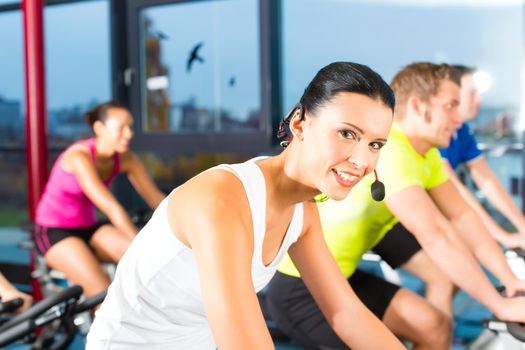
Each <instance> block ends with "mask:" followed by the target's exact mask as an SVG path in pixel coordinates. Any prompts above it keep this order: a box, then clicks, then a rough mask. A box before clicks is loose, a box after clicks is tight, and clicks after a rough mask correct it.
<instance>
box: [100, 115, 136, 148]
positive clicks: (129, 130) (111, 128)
mask: <svg viewBox="0 0 525 350" xmlns="http://www.w3.org/2000/svg"><path fill="white" fill-rule="evenodd" d="M101 124H102V125H99V128H98V130H96V131H95V132H96V134H97V136H98V137H99V138H101V139H103V143H104V144H106V145H108V146H111V147H112V148H113V151H114V152H117V153H124V152H126V151H127V150H128V148H129V142H130V141H131V138H132V137H133V118H131V115H130V114H129V112H128V111H127V110H126V109H123V108H110V109H108V110H107V117H106V120H105V121H104V122H103V123H101Z"/></svg>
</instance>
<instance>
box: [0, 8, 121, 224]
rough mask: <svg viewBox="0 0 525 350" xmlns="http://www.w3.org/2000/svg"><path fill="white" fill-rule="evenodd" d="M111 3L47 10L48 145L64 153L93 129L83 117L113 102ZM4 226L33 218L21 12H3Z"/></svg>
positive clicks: (0, 175) (0, 208)
mask: <svg viewBox="0 0 525 350" xmlns="http://www.w3.org/2000/svg"><path fill="white" fill-rule="evenodd" d="M108 21H109V16H108V3H107V1H105V0H98V1H84V2H80V3H79V2H77V3H71V4H64V5H53V6H47V7H45V8H44V26H45V28H44V29H45V31H44V40H45V48H44V49H45V55H46V57H45V64H46V66H45V68H46V71H45V73H46V82H47V86H46V88H47V91H46V92H47V96H46V99H47V108H48V110H47V122H48V128H47V131H48V144H49V146H50V148H51V149H52V150H53V152H52V153H51V154H50V157H49V165H51V164H52V162H53V161H54V159H55V158H56V155H57V154H58V151H60V150H61V149H63V148H64V147H65V146H66V145H68V144H70V143H71V142H73V140H77V139H79V138H81V137H88V136H89V135H91V131H90V129H89V128H88V126H87V125H86V124H85V122H84V120H83V118H82V115H83V113H84V112H85V111H86V109H88V108H90V107H92V106H94V105H95V104H96V103H98V102H101V101H104V100H107V99H109V98H110V87H111V85H110V71H109V70H110V69H109V67H110V56H109V34H110V33H109V23H108ZM0 32H1V33H4V34H5V35H0V47H2V54H1V55H0V77H1V79H0V169H1V171H0V198H2V201H1V202H0V227H1V226H13V225H17V224H18V222H20V221H22V220H25V219H27V214H26V208H27V168H26V159H25V129H24V123H25V121H24V115H25V113H24V110H25V101H24V67H23V63H24V58H23V26H22V16H21V11H20V10H10V11H5V12H0Z"/></svg>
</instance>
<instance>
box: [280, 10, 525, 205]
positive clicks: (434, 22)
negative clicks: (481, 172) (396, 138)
mask: <svg viewBox="0 0 525 350" xmlns="http://www.w3.org/2000/svg"><path fill="white" fill-rule="evenodd" d="M523 6H524V4H523V1H477V2H476V1H461V0H457V1H448V0H446V1H445V0H444V1H419V2H418V1H408V0H395V1H387V0H375V1H361V0H344V1H341V0H323V1H320V0H283V1H282V27H283V32H282V40H283V43H282V51H283V54H282V57H283V59H282V64H283V68H282V71H283V85H282V86H283V93H282V97H283V110H282V112H283V113H284V112H285V111H286V110H287V109H288V108H289V107H290V106H292V105H293V104H294V103H296V102H297V101H298V99H299V98H300V96H301V94H302V91H303V89H304V87H305V85H306V84H307V83H308V81H309V80H310V79H311V78H312V77H313V75H314V74H315V72H316V71H317V70H318V69H319V68H321V67H322V66H324V65H326V64H328V63H330V62H333V61H338V60H344V61H354V62H359V63H364V64H366V65H368V66H370V67H371V68H372V69H374V70H376V71H378V72H379V73H380V74H381V75H382V76H383V78H384V79H385V80H386V81H390V80H391V79H392V77H393V76H394V74H395V73H396V72H397V71H398V70H399V69H400V68H401V67H403V66H404V65H407V64H409V63H411V62H415V61H430V62H436V63H439V62H446V63H452V64H465V65H471V66H475V67H477V68H478V69H480V70H482V71H484V72H485V73H486V74H487V75H488V76H489V77H490V79H491V81H492V84H491V86H490V88H489V90H487V91H486V92H485V93H484V94H483V102H482V106H481V110H480V113H479V116H478V118H477V120H475V121H473V122H472V123H471V127H472V129H473V130H474V131H475V132H476V134H477V136H478V140H479V141H480V142H482V143H484V144H485V146H486V147H487V148H488V149H491V148H494V147H495V145H496V144H497V145H501V144H504V145H508V144H509V143H513V142H515V141H516V140H519V139H520V138H521V136H520V133H521V127H520V118H519V117H520V107H521V103H522V101H521V99H522V97H521V96H522V86H521V79H520V72H521V71H522V60H523V42H524V31H523V28H524V20H523ZM498 147H500V146H498ZM502 154H503V157H502ZM487 155H488V159H489V161H490V162H492V163H493V164H494V167H493V169H495V170H497V171H498V172H499V175H500V177H501V178H502V181H503V184H504V185H505V186H506V187H507V188H508V189H509V190H510V189H511V183H515V182H516V178H517V177H520V178H521V177H522V176H523V174H522V168H521V165H520V164H521V154H520V152H506V153H505V152H491V153H488V154H487ZM493 155H497V156H496V157H494V156H493ZM514 189H515V188H514ZM515 200H516V201H518V200H519V197H518V196H515Z"/></svg>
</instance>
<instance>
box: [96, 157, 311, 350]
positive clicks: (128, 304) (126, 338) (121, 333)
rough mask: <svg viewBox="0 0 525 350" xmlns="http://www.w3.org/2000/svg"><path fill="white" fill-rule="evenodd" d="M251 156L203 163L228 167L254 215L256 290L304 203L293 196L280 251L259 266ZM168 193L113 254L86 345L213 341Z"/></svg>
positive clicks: (171, 345)
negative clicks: (115, 260) (110, 276)
mask: <svg viewBox="0 0 525 350" xmlns="http://www.w3.org/2000/svg"><path fill="white" fill-rule="evenodd" d="M258 159H260V158H255V159H252V160H249V161H247V162H245V163H240V164H232V165H226V164H223V165H219V166H217V167H214V168H212V169H209V170H208V171H210V170H213V169H225V170H229V171H231V172H233V173H234V174H235V175H236V176H237V177H238V178H239V179H240V180H241V182H242V184H243V186H244V190H245V191H246V195H247V198H248V202H249V204H250V209H251V215H252V221H253V232H254V253H253V257H252V279H253V286H254V288H255V290H256V291H257V292H258V291H260V290H261V289H262V288H264V286H266V284H268V283H269V282H270V279H271V278H272V277H273V275H274V273H275V271H276V269H277V266H278V265H279V262H280V261H281V260H282V258H283V256H284V254H285V253H286V251H287V250H288V248H289V247H290V245H292V244H293V243H294V242H295V241H296V240H297V239H298V237H299V235H300V233H301V231H302V227H303V205H302V203H299V204H297V205H296V206H295V210H294V214H293V217H292V220H291V223H290V225H289V227H288V232H286V236H285V237H284V240H283V243H282V246H281V247H280V249H279V252H278V253H277V255H276V257H275V259H274V261H273V262H272V263H271V264H269V265H268V266H264V263H263V261H262V245H263V239H264V234H265V231H266V230H265V223H266V187H265V180H264V176H263V174H262V171H261V169H260V168H259V166H258V165H257V164H256V163H255V161H256V160H258ZM174 191H176V189H175V190H174ZM172 193H173V192H172ZM169 197H170V196H168V197H167V198H165V199H164V200H163V201H162V202H161V204H160V205H159V206H158V208H157V209H156V210H155V212H154V213H153V216H152V218H151V220H150V221H149V222H148V223H147V225H146V226H144V228H143V229H142V230H141V231H140V233H139V234H138V235H137V237H136V238H135V239H134V240H133V242H132V244H131V245H130V247H129V248H128V250H127V251H126V253H125V254H124V256H123V258H122V260H121V261H120V263H119V265H118V267H117V272H116V275H115V280H114V281H113V283H112V284H111V285H110V287H109V289H108V295H107V297H106V299H105V300H104V303H103V304H102V306H101V307H100V309H99V310H98V311H97V313H96V318H95V322H94V323H93V325H92V327H91V330H90V332H89V334H88V342H87V346H86V349H88V350H95V349H195V350H197V349H198V350H203V349H209V350H212V349H213V350H215V349H216V345H215V342H214V339H213V335H212V332H211V328H210V326H209V324H208V321H207V319H206V315H205V312H204V305H203V301H202V295H201V288H200V282H199V275H198V272H197V264H196V260H195V257H194V255H193V252H192V250H191V249H189V248H188V247H186V246H185V245H184V244H183V243H182V242H180V241H179V240H178V239H177V237H176V236H175V234H174V233H173V232H172V231H171V229H170V226H169V224H168V217H167V205H168V198H169ZM195 219H196V220H198V217H196V218H195Z"/></svg>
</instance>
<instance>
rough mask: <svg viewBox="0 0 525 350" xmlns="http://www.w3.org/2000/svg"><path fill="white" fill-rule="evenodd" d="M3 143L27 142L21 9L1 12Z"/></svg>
mask: <svg viewBox="0 0 525 350" xmlns="http://www.w3.org/2000/svg"><path fill="white" fill-rule="evenodd" d="M0 32H2V33H9V35H1V36H0V47H2V55H0V63H1V64H0V77H2V78H1V79H0V146H1V147H21V146H23V145H24V140H25V135H24V119H23V115H22V112H23V108H24V66H23V64H24V58H23V57H24V56H23V38H22V37H23V34H22V16H21V14H20V11H8V12H0Z"/></svg>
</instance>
